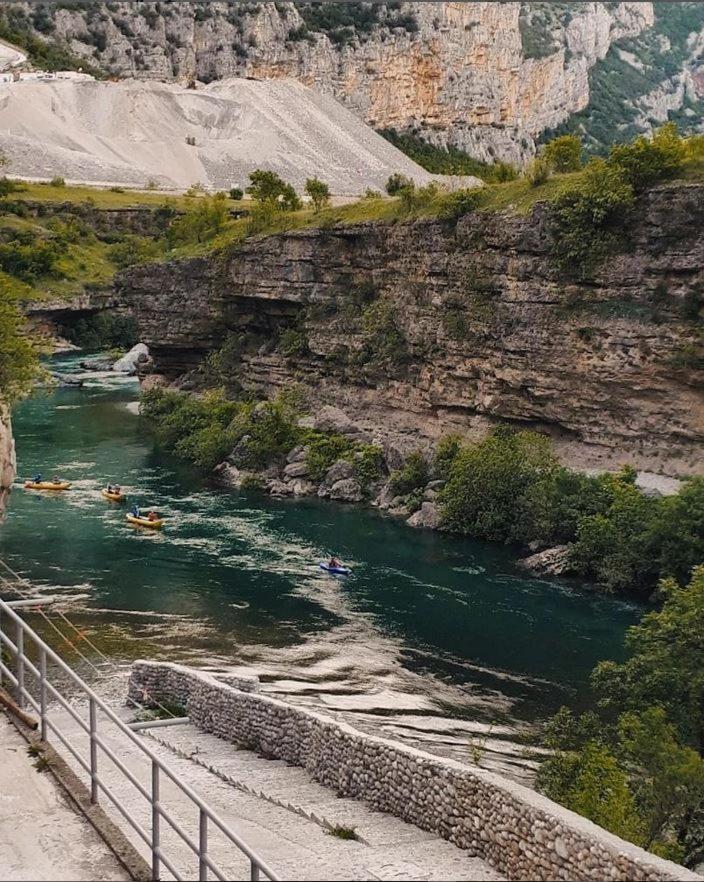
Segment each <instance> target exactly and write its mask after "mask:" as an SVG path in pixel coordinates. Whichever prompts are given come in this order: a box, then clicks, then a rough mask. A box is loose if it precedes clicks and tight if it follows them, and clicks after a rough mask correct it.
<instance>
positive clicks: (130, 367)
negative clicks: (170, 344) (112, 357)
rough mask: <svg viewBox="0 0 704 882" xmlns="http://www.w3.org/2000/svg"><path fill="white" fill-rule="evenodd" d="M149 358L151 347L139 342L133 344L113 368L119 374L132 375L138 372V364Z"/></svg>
mask: <svg viewBox="0 0 704 882" xmlns="http://www.w3.org/2000/svg"><path fill="white" fill-rule="evenodd" d="M148 358H149V349H148V348H147V346H146V345H145V344H144V343H137V345H136V346H133V347H132V348H131V349H130V351H129V352H128V353H127V355H123V356H122V358H118V360H117V361H116V362H115V364H114V365H113V366H112V369H113V370H114V371H115V372H116V373H118V374H129V375H130V376H132V375H133V374H136V373H137V365H138V364H139V363H140V362H142V361H146V360H147V359H148Z"/></svg>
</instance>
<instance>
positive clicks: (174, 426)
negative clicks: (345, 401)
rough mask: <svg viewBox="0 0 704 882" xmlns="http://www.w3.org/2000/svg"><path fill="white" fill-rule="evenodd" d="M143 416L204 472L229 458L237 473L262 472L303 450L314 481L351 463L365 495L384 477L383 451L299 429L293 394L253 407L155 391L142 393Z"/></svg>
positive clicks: (215, 393)
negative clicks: (343, 463) (299, 448)
mask: <svg viewBox="0 0 704 882" xmlns="http://www.w3.org/2000/svg"><path fill="white" fill-rule="evenodd" d="M140 412H141V414H142V415H143V416H144V417H145V418H147V419H148V420H150V422H151V423H152V425H153V426H154V430H155V433H156V436H157V438H158V439H159V441H160V442H161V443H162V444H163V445H164V447H165V448H166V449H167V450H171V451H173V452H174V453H176V454H177V455H178V456H181V457H183V458H184V459H187V460H189V461H190V462H192V463H193V464H194V465H197V466H200V467H201V468H205V469H212V468H214V467H215V466H216V465H218V464H219V463H221V462H223V461H224V460H225V459H226V458H228V457H229V458H230V461H231V462H232V463H233V464H234V465H236V466H237V467H238V468H241V469H250V470H252V471H261V470H263V469H266V468H267V467H268V466H270V465H272V464H274V463H277V464H279V465H281V464H282V463H283V461H284V457H285V456H286V455H287V454H288V453H289V452H290V451H291V450H292V449H293V448H294V447H297V446H299V445H301V446H304V447H305V448H306V456H305V461H306V465H307V466H308V476H309V477H310V479H311V480H313V481H321V480H322V479H323V477H324V476H325V472H326V471H327V470H328V469H329V468H330V466H331V465H333V463H335V462H337V460H339V459H344V460H348V461H349V462H351V463H352V465H353V467H354V475H355V477H356V478H357V480H358V481H359V484H360V486H361V487H362V490H363V492H365V493H366V492H367V491H368V490H369V488H370V486H371V485H372V484H373V483H374V482H375V481H377V480H378V478H379V477H380V476H381V473H382V464H383V458H382V451H381V450H380V448H378V447H376V446H375V445H373V444H364V443H361V442H358V441H354V440H351V439H350V438H347V437H346V436H344V435H340V434H338V433H335V432H322V431H318V430H315V429H307V428H303V427H301V426H299V424H298V423H299V418H300V416H301V412H300V404H299V402H298V400H297V397H296V396H295V395H293V394H290V393H288V394H287V393H285V392H284V393H281V394H280V395H279V396H277V397H276V398H275V399H272V400H269V401H260V402H258V403H254V402H252V401H249V400H240V401H233V400H230V399H228V398H227V397H226V396H225V394H224V392H223V390H221V389H216V390H210V391H208V392H206V393H205V394H203V395H201V396H195V395H188V394H184V393H181V392H175V391H171V390H164V389H159V388H155V389H150V390H149V391H147V392H143V393H142V396H141V410H140Z"/></svg>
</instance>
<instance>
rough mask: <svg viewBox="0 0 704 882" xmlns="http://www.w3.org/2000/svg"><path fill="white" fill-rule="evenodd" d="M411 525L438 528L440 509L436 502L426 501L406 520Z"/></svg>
mask: <svg viewBox="0 0 704 882" xmlns="http://www.w3.org/2000/svg"><path fill="white" fill-rule="evenodd" d="M406 523H407V524H408V526H409V527H425V528H426V529H428V530H437V529H438V527H439V526H440V509H439V508H438V507H437V505H436V504H435V503H434V502H424V503H423V505H421V507H420V508H419V509H418V511H417V512H414V513H413V514H412V515H411V516H410V518H409V519H408V520H407V521H406Z"/></svg>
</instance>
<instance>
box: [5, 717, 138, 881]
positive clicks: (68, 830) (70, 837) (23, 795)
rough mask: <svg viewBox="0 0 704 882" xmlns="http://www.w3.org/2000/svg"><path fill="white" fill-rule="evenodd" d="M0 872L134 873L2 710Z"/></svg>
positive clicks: (41, 876)
mask: <svg viewBox="0 0 704 882" xmlns="http://www.w3.org/2000/svg"><path fill="white" fill-rule="evenodd" d="M0 877H1V878H2V879H3V880H5V882H10V880H13V882H14V880H29V879H34V880H62V879H70V880H76V882H83V880H91V879H100V880H106V882H107V880H126V879H129V876H128V875H127V873H126V872H125V870H124V869H123V868H122V867H121V866H120V864H119V863H118V862H117V860H116V858H115V857H114V856H113V855H112V853H111V852H110V851H108V849H107V846H106V845H105V844H104V843H103V841H102V840H101V839H100V837H99V836H98V834H97V833H96V832H95V830H94V829H93V828H92V827H91V826H90V824H89V823H88V821H87V820H86V819H85V818H83V817H82V816H81V815H79V814H78V813H77V812H76V811H75V810H74V808H73V807H72V806H71V805H70V803H69V802H68V800H67V798H66V797H65V796H64V794H63V792H62V791H61V790H60V788H59V785H58V784H57V783H56V782H55V780H54V779H53V777H52V776H51V775H50V774H49V773H44V774H42V773H41V772H38V771H37V770H36V769H35V768H34V765H33V760H32V759H31V757H30V756H29V754H28V753H27V742H26V741H25V740H24V738H22V736H21V735H20V734H19V732H18V731H17V730H16V729H15V727H14V726H13V725H12V724H11V723H10V722H9V721H8V719H7V718H6V717H5V716H4V714H2V713H0Z"/></svg>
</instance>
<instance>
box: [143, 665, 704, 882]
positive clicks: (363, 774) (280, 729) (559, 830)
mask: <svg viewBox="0 0 704 882" xmlns="http://www.w3.org/2000/svg"><path fill="white" fill-rule="evenodd" d="M129 695H130V697H131V698H133V699H136V700H139V701H140V702H144V701H146V702H147V703H148V702H149V699H150V698H151V699H153V700H154V699H156V700H159V701H170V702H176V703H181V704H184V705H185V706H186V707H187V711H188V715H189V717H190V718H191V722H192V723H193V724H194V725H195V726H197V727H199V728H201V729H203V730H204V731H205V732H208V733H211V734H213V735H217V736H218V737H220V738H223V739H224V740H226V741H229V742H232V743H235V744H238V745H242V746H245V747H247V748H249V749H252V750H256V751H257V752H259V753H261V754H264V755H266V756H271V757H274V758H276V759H282V760H284V761H286V762H288V763H291V764H293V765H297V766H301V767H302V768H304V769H306V771H307V772H308V773H309V774H310V775H311V777H312V778H313V779H314V780H316V781H317V782H319V783H320V784H323V785H325V786H328V787H331V788H332V789H333V790H335V791H336V792H337V793H338V795H339V796H346V797H356V798H358V799H362V800H364V801H365V802H366V803H367V804H368V805H370V806H371V807H372V808H374V809H376V810H377V811H382V812H387V813H389V814H392V815H395V816H396V817H398V818H401V819H402V820H404V821H407V822H409V823H412V824H415V825H416V826H418V827H420V828H422V829H424V830H429V831H432V832H434V833H436V834H438V835H440V836H442V837H443V838H445V839H447V840H449V841H450V842H452V843H454V844H455V845H457V846H458V847H459V848H462V849H465V850H466V851H467V852H468V853H470V854H472V855H474V856H478V857H480V858H482V859H483V860H485V861H487V862H488V863H490V864H491V865H492V866H493V867H494V868H495V869H496V870H498V871H499V872H500V873H502V874H504V875H505V876H506V877H507V878H508V879H516V880H522V879H526V880H528V879H531V880H533V879H535V880H549V879H565V880H568V879H580V880H582V879H585V880H592V879H593V880H634V882H640V880H689V879H692V880H694V879H701V877H700V876H697V875H696V874H695V873H692V872H690V871H689V870H686V869H684V868H683V867H680V866H678V865H677V864H674V863H671V862H670V861H665V860H662V859H661V858H658V857H656V856H655V855H652V854H649V853H648V852H646V851H643V850H642V849H640V848H637V847H636V846H635V845H632V844H630V843H628V842H625V841H624V840H622V839H619V838H618V837H616V836H613V835H612V834H611V833H608V832H607V831H606V830H603V829H601V828H600V827H597V826H596V825H595V824H593V823H591V822H590V821H587V820H586V819H585V818H582V817H580V816H579V815H576V814H574V813H573V812H570V811H568V810H567V809H564V808H562V807H561V806H559V805H557V804H556V803H554V802H551V801H550V800H548V799H545V798H544V797H542V796H541V795H539V794H537V793H535V792H533V791H531V790H529V789H527V788H525V787H522V786H521V785H519V784H516V783H514V782H511V781H508V780H505V779H503V778H501V777H499V776H498V775H496V774H494V773H491V772H487V771H485V770H483V769H480V768H477V767H474V766H472V767H470V766H465V765H463V764H461V763H459V762H456V761H454V760H450V759H445V758H442V757H437V756H433V755H431V754H427V753H424V752H423V751H420V750H416V749H414V748H411V747H407V746H405V745H402V744H399V743H396V742H393V741H389V740H387V739H384V738H378V737H376V736H373V735H368V734H366V733H363V732H360V731H358V730H356V729H354V728H353V727H351V726H349V725H347V724H346V723H341V722H337V721H336V720H333V719H331V718H330V717H326V716H323V715H322V714H318V713H315V712H313V711H310V710H308V709H305V708H301V707H295V706H293V705H289V704H286V703H285V702H283V701H280V700H278V699H275V698H270V697H268V696H265V695H261V694H258V693H256V692H243V691H241V690H238V689H236V688H233V687H232V686H229V685H226V684H223V683H221V682H219V681H218V680H216V679H215V678H214V677H213V676H211V675H209V674H206V673H203V672H200V671H195V670H192V669H189V668H186V667H182V666H180V665H175V664H170V663H164V662H145V661H138V662H136V663H135V664H134V666H133V669H132V674H131V677H130V684H129Z"/></svg>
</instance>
